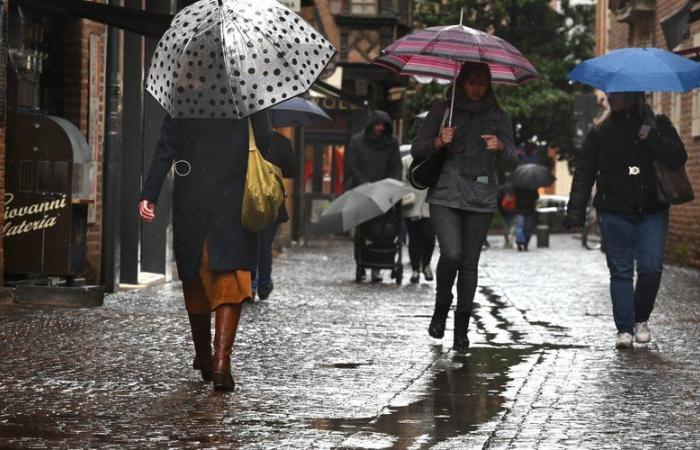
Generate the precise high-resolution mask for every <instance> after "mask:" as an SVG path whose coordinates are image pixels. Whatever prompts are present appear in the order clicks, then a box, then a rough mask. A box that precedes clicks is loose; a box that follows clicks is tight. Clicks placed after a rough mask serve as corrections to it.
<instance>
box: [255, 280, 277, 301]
mask: <svg viewBox="0 0 700 450" xmlns="http://www.w3.org/2000/svg"><path fill="white" fill-rule="evenodd" d="M274 288H275V287H274V285H273V284H272V283H270V285H269V286H264V287H258V296H259V297H260V300H267V299H268V298H269V297H270V294H271V293H272V290H273V289H274Z"/></svg>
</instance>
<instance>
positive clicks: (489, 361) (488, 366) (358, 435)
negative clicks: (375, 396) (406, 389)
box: [311, 347, 532, 450]
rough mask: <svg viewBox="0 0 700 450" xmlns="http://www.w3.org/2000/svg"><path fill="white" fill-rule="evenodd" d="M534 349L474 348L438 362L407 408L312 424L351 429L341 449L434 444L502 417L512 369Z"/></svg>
mask: <svg viewBox="0 0 700 450" xmlns="http://www.w3.org/2000/svg"><path fill="white" fill-rule="evenodd" d="M531 353H532V349H513V348H493V347H485V348H473V349H471V351H470V354H468V355H467V356H455V357H453V358H451V359H448V360H446V359H441V360H438V361H437V363H436V364H435V365H434V366H433V367H434V369H433V373H432V374H431V375H429V377H430V380H428V381H427V382H426V384H425V388H423V389H422V390H421V392H417V393H416V394H415V396H416V399H415V401H413V402H410V403H408V404H406V406H399V407H390V408H388V409H387V410H385V411H384V413H383V414H381V415H380V416H378V417H371V418H364V419H319V420H315V421H313V422H312V424H311V425H312V426H313V427H314V428H317V429H322V430H328V431H337V432H342V433H348V439H346V441H345V442H344V443H343V444H341V445H340V446H339V447H337V448H385V449H394V450H402V449H408V448H411V449H422V448H429V447H431V446H433V445H435V444H437V443H439V442H442V441H445V440H447V439H449V438H452V437H456V436H460V435H464V434H467V433H469V432H471V431H474V430H475V429H476V428H477V427H478V425H480V424H483V423H485V422H488V421H490V420H492V419H493V418H494V417H496V415H497V414H498V413H499V412H500V411H501V410H502V408H503V404H504V402H505V399H504V397H503V393H504V392H505V389H506V385H507V383H508V382H509V381H510V380H511V379H510V378H509V376H508V373H509V370H510V369H511V368H512V367H514V366H516V365H518V364H520V363H521V362H522V361H523V360H524V358H525V357H526V356H527V355H529V354H531ZM445 358H450V357H445ZM445 366H447V367H445ZM403 403H405V402H403ZM380 443H381V446H380V447H376V446H375V445H379V444H380Z"/></svg>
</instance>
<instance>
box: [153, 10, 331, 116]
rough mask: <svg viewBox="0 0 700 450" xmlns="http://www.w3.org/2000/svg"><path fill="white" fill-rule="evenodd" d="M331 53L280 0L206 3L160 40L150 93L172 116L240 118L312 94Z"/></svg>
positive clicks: (182, 14) (179, 17) (182, 17)
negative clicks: (309, 90)
mask: <svg viewBox="0 0 700 450" xmlns="http://www.w3.org/2000/svg"><path fill="white" fill-rule="evenodd" d="M334 54H335V49H334V48H333V46H332V45H331V44H330V43H329V42H328V41H327V40H326V39H325V38H324V37H323V36H321V34H320V33H319V32H318V31H316V30H315V29H314V28H313V27H311V25H309V24H307V23H306V22H304V20H303V19H302V18H300V17H299V16H297V15H296V14H294V13H293V12H292V11H290V10H289V9H287V8H286V7H284V6H282V5H281V4H280V3H278V2H276V1H275V0H255V1H252V0H201V1H199V2H197V3H194V4H192V5H190V6H188V7H187V8H184V9H183V10H181V11H180V12H179V13H178V14H177V15H176V16H175V18H174V19H173V22H172V24H171V27H170V29H168V31H166V32H165V34H164V35H163V37H162V38H161V40H160V42H159V43H158V46H157V47H156V51H155V53H154V55H153V60H152V62H151V67H150V69H149V72H148V79H147V84H146V90H147V91H148V92H149V93H151V94H152V95H153V97H155V99H156V100H157V101H158V102H159V103H160V104H161V105H162V106H163V108H165V110H166V111H167V112H168V113H169V114H170V115H171V116H172V117H177V118H183V117H190V118H235V119H240V118H243V117H246V116H248V115H250V114H252V113H254V112H257V111H260V110H262V109H265V108H267V107H269V106H272V105H275V104H277V103H280V102H283V101H285V100H287V99H289V98H292V97H294V96H297V95H299V94H302V93H304V92H305V91H307V90H308V89H309V88H310V87H311V84H312V83H313V82H314V81H315V80H316V78H317V77H318V76H319V75H320V74H321V71H322V70H323V68H324V67H325V66H326V64H327V63H328V62H329V61H330V59H331V57H332V56H333V55H334Z"/></svg>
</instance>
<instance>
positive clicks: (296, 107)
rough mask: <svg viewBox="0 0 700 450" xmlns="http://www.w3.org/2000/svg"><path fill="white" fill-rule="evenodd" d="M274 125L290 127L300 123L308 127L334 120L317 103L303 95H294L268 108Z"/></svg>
mask: <svg viewBox="0 0 700 450" xmlns="http://www.w3.org/2000/svg"><path fill="white" fill-rule="evenodd" d="M268 114H269V116H270V122H272V126H273V127H289V126H292V125H300V126H302V127H308V126H312V125H317V124H318V123H320V122H322V121H325V120H327V121H329V122H330V121H332V119H331V118H330V116H329V115H328V114H326V112H325V111H324V110H322V109H321V107H320V106H318V105H317V104H316V103H314V102H312V101H309V100H306V99H305V98H302V97H294V98H291V99H289V100H287V101H284V102H282V103H278V104H276V105H274V106H273V107H271V108H270V109H269V110H268Z"/></svg>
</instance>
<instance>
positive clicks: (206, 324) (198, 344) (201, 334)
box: [188, 313, 212, 381]
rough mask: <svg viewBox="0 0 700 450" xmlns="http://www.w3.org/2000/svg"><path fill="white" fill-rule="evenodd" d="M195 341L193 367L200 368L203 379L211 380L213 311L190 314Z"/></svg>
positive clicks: (193, 340)
mask: <svg viewBox="0 0 700 450" xmlns="http://www.w3.org/2000/svg"><path fill="white" fill-rule="evenodd" d="M188 316H189V318H190V328H192V342H193V343H194V361H192V368H193V369H195V370H199V371H200V372H201V374H202V380H204V381H211V380H212V373H211V365H212V357H211V313H202V314H188Z"/></svg>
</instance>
